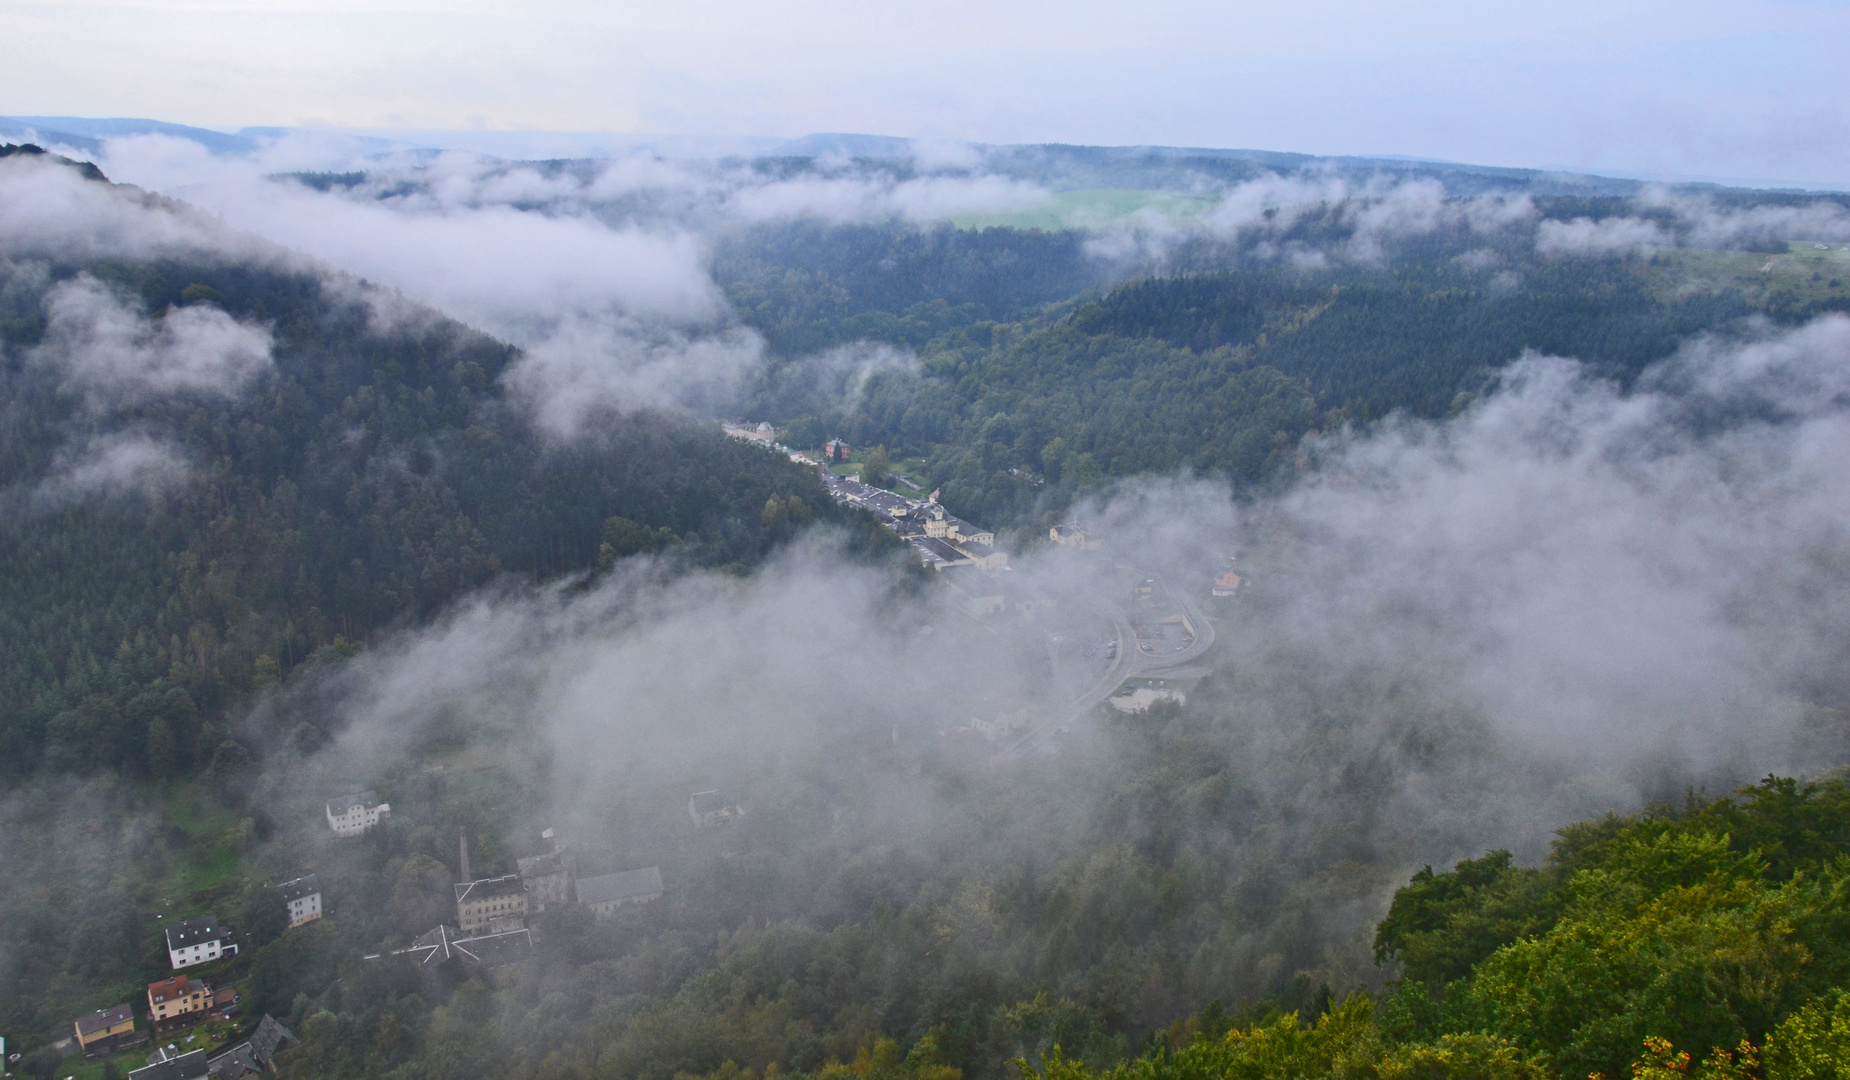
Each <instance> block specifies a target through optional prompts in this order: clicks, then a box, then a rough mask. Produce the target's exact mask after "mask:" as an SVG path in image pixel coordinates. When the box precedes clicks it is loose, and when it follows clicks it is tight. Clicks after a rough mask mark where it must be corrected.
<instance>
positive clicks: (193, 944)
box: [167, 915, 238, 971]
mask: <svg viewBox="0 0 1850 1080" xmlns="http://www.w3.org/2000/svg"><path fill="white" fill-rule="evenodd" d="M230 936H231V935H230V933H229V932H228V931H226V929H225V928H224V927H223V926H222V925H220V924H219V921H218V918H217V917H216V916H212V915H207V916H205V917H204V918H200V919H186V920H184V921H182V922H179V923H175V924H174V925H173V926H169V927H168V928H167V959H168V960H170V961H172V962H173V967H174V970H175V971H178V970H180V969H181V968H185V967H192V966H193V965H194V964H207V963H211V962H212V961H214V960H217V959H218V958H219V957H221V956H231V955H233V954H235V953H236V952H237V951H238V947H237V946H236V945H234V944H232V943H231V942H230V941H229V940H228V939H229V938H230Z"/></svg>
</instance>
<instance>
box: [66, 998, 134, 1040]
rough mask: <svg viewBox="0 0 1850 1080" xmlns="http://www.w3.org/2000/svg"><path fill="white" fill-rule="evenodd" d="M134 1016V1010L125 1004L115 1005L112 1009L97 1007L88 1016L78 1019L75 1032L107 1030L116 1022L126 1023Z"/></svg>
mask: <svg viewBox="0 0 1850 1080" xmlns="http://www.w3.org/2000/svg"><path fill="white" fill-rule="evenodd" d="M134 1018H135V1010H134V1009H132V1008H130V1007H129V1006H127V1005H117V1006H116V1007H115V1008H113V1009H98V1010H96V1011H95V1012H93V1013H91V1014H90V1015H89V1016H85V1017H81V1018H79V1019H78V1021H77V1034H79V1035H94V1034H95V1033H97V1032H99V1031H107V1030H108V1029H110V1028H112V1027H115V1026H116V1025H117V1024H126V1023H128V1022H129V1021H130V1020H133V1019H134Z"/></svg>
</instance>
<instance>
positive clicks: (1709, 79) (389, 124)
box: [0, 0, 1850, 187]
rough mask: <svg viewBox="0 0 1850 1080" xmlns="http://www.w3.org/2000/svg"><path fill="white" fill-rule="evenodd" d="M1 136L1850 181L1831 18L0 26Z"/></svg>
mask: <svg viewBox="0 0 1850 1080" xmlns="http://www.w3.org/2000/svg"><path fill="white" fill-rule="evenodd" d="M0 40H5V41H7V42H8V43H9V48H8V62H7V64H6V65H4V67H3V68H0V115H72V116H136V117H151V118H156V119H161V120H168V121H174V122H179V123H190V124H196V125H200V126H207V127H221V128H236V127H240V126H244V125H280V126H324V127H337V128H367V129H401V130H402V129H488V130H529V131H579V132H611V133H636V134H649V135H664V134H686V135H701V136H715V135H726V136H785V137H795V136H800V135H804V134H808V133H812V132H821V131H847V132H869V133H879V134H889V135H899V136H905V137H913V138H938V139H961V140H969V141H976V142H1072V143H1089V144H1111V145H1123V144H1162V145H1183V146H1216V147H1244V148H1258V149H1268V150H1290V151H1302V152H1310V153H1320V154H1397V155H1410V156H1418V157H1431V158H1440V159H1445V160H1454V161H1468V162H1474V163H1480V164H1499V165H1520V166H1531V167H1560V168H1573V169H1584V170H1592V171H1605V172H1618V173H1627V174H1638V175H1645V176H1651V177H1659V178H1665V179H1687V178H1710V179H1725V180H1739V181H1759V182H1787V183H1798V184H1805V185H1810V186H1819V187H1844V186H1850V137H1847V136H1850V66H1846V65H1845V64H1844V62H1843V53H1842V46H1843V45H1844V43H1845V42H1846V41H1850V5H1847V4H1845V3H1842V2H1834V0H1817V2H1779V0H1694V2H1686V3H1676V4H1672V3H1668V2H1663V0H1617V2H1613V0H1563V2H1560V3H1553V4H1546V5H1539V4H1520V5H1519V4H1511V3H1481V2H1465V0H1426V2H1421V3H1414V2H1411V0H1308V2H1305V3H1297V4H1289V5H1281V4H1275V3H1259V2H1252V0H1237V2H1229V3H1207V2H1203V0H1152V2H1149V3H1143V4H1135V5H1127V4H1120V3H1102V2H1098V0H1073V2H1068V3H1062V4H1058V5H1056V4H1052V3H1049V2H1046V0H1040V2H1034V3H1030V2H1026V0H986V2H983V3H977V2H974V0H949V2H943V3H937V4H932V5H922V4H899V3H892V2H885V0H877V2H852V3H851V2H848V0H800V2H783V3H776V4H765V3H750V2H746V0H691V2H683V3H674V4H668V3H663V2H654V3H638V2H634V0H628V2H622V0H619V2H610V3H606V2H596V3H593V2H588V0H539V2H534V3H524V4H521V5H518V6H517V7H516V6H513V5H506V4H490V3H486V2H481V0H465V2H454V0H400V2H398V3H393V4H389V5H380V4H374V3H368V2H364V0H330V2H315V3H307V2H305V0H177V2H175V0H167V2H163V0H117V2H107V0H105V2H98V3H10V4H7V5H4V6H0Z"/></svg>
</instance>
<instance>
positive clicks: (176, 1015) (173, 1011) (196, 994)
mask: <svg viewBox="0 0 1850 1080" xmlns="http://www.w3.org/2000/svg"><path fill="white" fill-rule="evenodd" d="M211 1008H212V988H211V987H210V986H207V985H206V984H205V983H204V982H202V981H200V980H198V979H188V978H187V977H186V976H184V975H175V976H174V977H173V978H171V979H162V980H161V981H160V982H152V983H149V984H148V1019H149V1020H152V1021H153V1022H154V1030H156V1031H170V1030H172V1029H174V1028H177V1027H188V1026H190V1025H193V1024H197V1023H199V1022H200V1021H201V1020H204V1019H205V1018H206V1012H207V1011H208V1010H210V1009H211Z"/></svg>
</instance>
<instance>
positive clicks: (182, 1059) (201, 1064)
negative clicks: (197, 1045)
mask: <svg viewBox="0 0 1850 1080" xmlns="http://www.w3.org/2000/svg"><path fill="white" fill-rule="evenodd" d="M128 1075H129V1080H198V1078H199V1077H202V1076H204V1075H206V1052H205V1051H204V1050H194V1051H192V1052H191V1053H186V1054H179V1055H177V1056H175V1057H170V1058H168V1059H167V1060H165V1061H156V1062H153V1063H152V1064H149V1065H144V1066H142V1067H141V1068H139V1069H136V1070H134V1071H133V1072H131V1073H129V1074H128Z"/></svg>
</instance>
